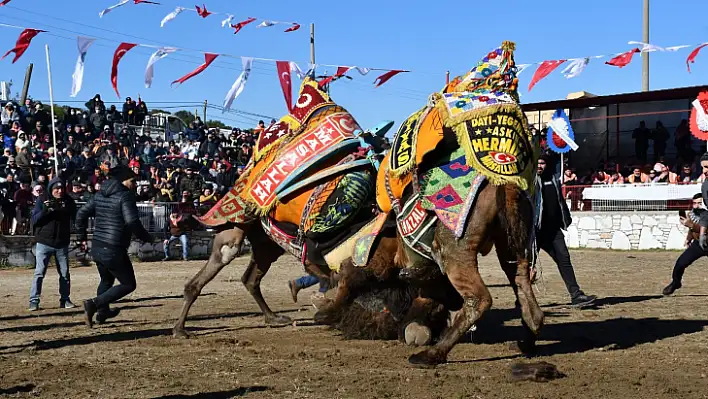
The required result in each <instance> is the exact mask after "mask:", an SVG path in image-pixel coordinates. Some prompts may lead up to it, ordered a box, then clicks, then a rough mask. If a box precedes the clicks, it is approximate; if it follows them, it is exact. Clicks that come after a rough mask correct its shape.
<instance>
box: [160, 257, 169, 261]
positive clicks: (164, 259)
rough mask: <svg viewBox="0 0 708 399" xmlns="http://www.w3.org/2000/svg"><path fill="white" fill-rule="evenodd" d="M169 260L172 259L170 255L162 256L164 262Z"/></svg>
mask: <svg viewBox="0 0 708 399" xmlns="http://www.w3.org/2000/svg"><path fill="white" fill-rule="evenodd" d="M168 260H170V257H169V256H165V257H164V258H162V261H163V262H167V261H168Z"/></svg>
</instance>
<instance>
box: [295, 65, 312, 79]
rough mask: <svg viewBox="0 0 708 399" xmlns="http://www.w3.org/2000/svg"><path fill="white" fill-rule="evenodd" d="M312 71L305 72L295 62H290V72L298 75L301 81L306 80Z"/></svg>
mask: <svg viewBox="0 0 708 399" xmlns="http://www.w3.org/2000/svg"><path fill="white" fill-rule="evenodd" d="M311 70H312V68H310V69H308V70H307V71H306V72H303V71H302V69H300V66H298V65H297V63H296V62H295V61H290V72H291V73H294V74H296V75H297V77H298V78H300V80H304V79H305V76H307V75H308V74H309V73H310V71H311Z"/></svg>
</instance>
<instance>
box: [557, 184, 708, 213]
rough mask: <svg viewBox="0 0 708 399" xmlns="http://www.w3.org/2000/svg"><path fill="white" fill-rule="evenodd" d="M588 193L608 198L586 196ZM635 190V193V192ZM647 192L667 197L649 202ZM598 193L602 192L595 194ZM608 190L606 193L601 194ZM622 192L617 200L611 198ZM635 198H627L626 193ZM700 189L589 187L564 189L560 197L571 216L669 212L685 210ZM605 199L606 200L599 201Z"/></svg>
mask: <svg viewBox="0 0 708 399" xmlns="http://www.w3.org/2000/svg"><path fill="white" fill-rule="evenodd" d="M589 189H592V190H594V194H597V193H598V192H600V193H602V192H605V194H610V195H604V196H603V195H588V192H589ZM635 189H636V190H635ZM647 189H661V190H663V191H665V192H666V193H667V195H666V197H665V199H657V198H652V196H651V195H646V193H647V192H646V190H647ZM599 190H602V191H599ZM605 190H608V191H605ZM618 190H622V192H623V194H625V195H621V196H616V197H618V198H611V197H613V196H614V195H611V194H615V193H618V192H619V191H618ZM612 191H614V192H612ZM633 191H634V193H635V194H636V195H634V196H631V197H628V196H627V195H626V193H630V194H631V193H632V192H633ZM699 192H700V188H699V187H698V186H697V185H696V184H695V183H694V184H690V185H689V184H666V183H663V184H662V183H659V184H656V183H655V184H593V185H564V186H563V197H564V199H565V201H566V203H567V204H568V209H570V211H571V212H589V211H593V212H621V211H671V210H680V209H689V208H690V205H691V198H692V197H693V195H694V194H696V193H699ZM602 197H606V198H602Z"/></svg>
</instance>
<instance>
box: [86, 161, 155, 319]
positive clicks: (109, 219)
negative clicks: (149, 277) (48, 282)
mask: <svg viewBox="0 0 708 399" xmlns="http://www.w3.org/2000/svg"><path fill="white" fill-rule="evenodd" d="M108 177H109V179H108V180H106V181H105V182H104V183H103V184H102V186H101V191H100V192H98V193H96V195H95V196H94V198H93V199H92V200H90V201H89V202H87V203H86V205H84V206H82V207H81V208H80V209H79V212H78V213H77V215H76V229H77V233H78V235H79V241H80V242H81V246H82V249H83V250H84V251H86V248H87V243H86V235H87V232H86V227H87V223H88V219H89V217H91V216H94V217H95V223H94V225H95V228H94V232H93V242H92V246H91V256H92V257H93V260H94V262H96V267H97V268H98V274H99V275H100V277H101V282H100V283H99V285H98V291H97V293H98V295H97V296H96V297H95V298H92V299H87V300H85V301H84V302H83V306H84V316H85V321H86V325H87V326H88V327H89V328H91V327H93V317H94V315H95V316H96V322H97V323H99V324H101V323H104V322H105V321H106V320H107V319H110V318H112V317H115V316H117V315H118V312H119V310H118V309H114V310H111V309H110V307H109V305H110V304H111V303H113V302H116V301H117V300H119V299H121V298H123V297H124V296H126V295H128V294H130V293H131V292H133V291H135V288H136V282H135V271H134V270H133V264H132V263H131V262H130V258H129V257H128V247H129V246H130V237H131V236H132V235H133V234H134V235H135V236H136V237H137V238H138V239H139V240H141V241H144V242H148V243H152V242H153V241H154V239H153V237H152V235H150V233H148V232H147V230H145V227H143V225H142V223H140V215H139V214H138V207H137V205H136V203H135V194H134V193H133V192H134V191H135V173H133V171H132V170H130V169H129V168H127V167H125V166H118V167H115V168H113V169H111V170H110V171H109V174H108ZM115 280H118V283H119V284H118V285H116V286H114V285H113V284H114V283H115Z"/></svg>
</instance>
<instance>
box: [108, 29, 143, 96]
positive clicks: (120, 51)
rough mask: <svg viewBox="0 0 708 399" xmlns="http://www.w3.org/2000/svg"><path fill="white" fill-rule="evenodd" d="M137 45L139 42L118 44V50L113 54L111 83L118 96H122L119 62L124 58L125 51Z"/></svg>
mask: <svg viewBox="0 0 708 399" xmlns="http://www.w3.org/2000/svg"><path fill="white" fill-rule="evenodd" d="M135 46H137V44H134V43H121V44H119V45H118V48H117V49H116V52H115V53H114V54H113V67H112V68H111V84H112V85H113V90H115V91H116V94H117V95H118V98H120V93H118V63H119V62H120V60H121V59H122V58H123V56H124V55H125V53H127V52H128V51H130V49H132V48H133V47H135Z"/></svg>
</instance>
